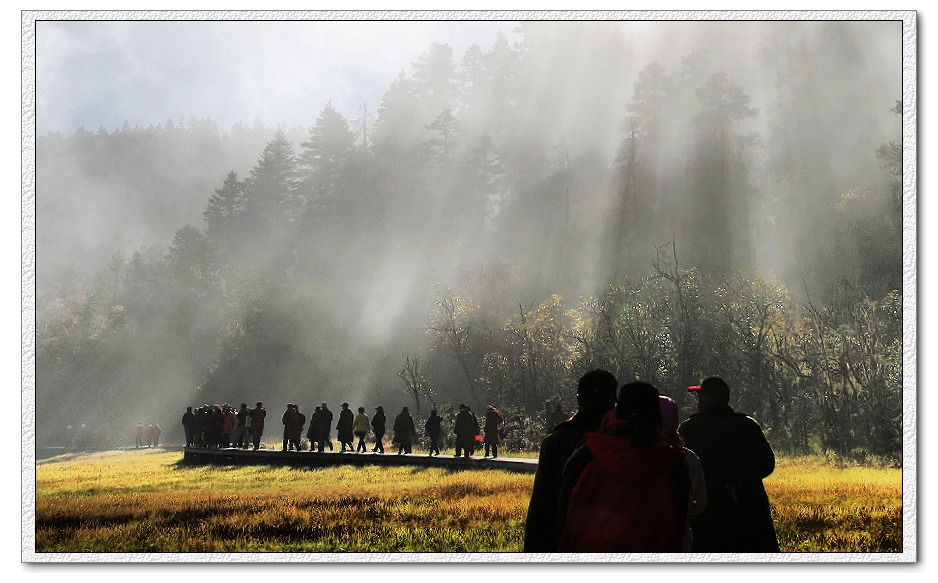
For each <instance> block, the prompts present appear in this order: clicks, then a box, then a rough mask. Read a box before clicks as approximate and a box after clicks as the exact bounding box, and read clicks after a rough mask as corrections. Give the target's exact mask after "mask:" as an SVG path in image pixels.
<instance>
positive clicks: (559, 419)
mask: <svg viewBox="0 0 938 583" xmlns="http://www.w3.org/2000/svg"><path fill="white" fill-rule="evenodd" d="M569 418H570V416H569V415H567V414H566V413H565V412H564V410H563V409H562V408H561V407H560V403H557V405H556V406H555V407H554V410H553V411H551V412H550V414H549V415H548V416H547V432H548V433H550V432H551V431H553V429H554V427H557V426H558V425H560V424H561V423H563V422H564V421H566V420H567V419H569Z"/></svg>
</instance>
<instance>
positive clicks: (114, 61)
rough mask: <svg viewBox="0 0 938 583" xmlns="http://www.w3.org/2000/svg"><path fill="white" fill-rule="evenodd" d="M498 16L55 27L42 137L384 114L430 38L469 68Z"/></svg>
mask: <svg viewBox="0 0 938 583" xmlns="http://www.w3.org/2000/svg"><path fill="white" fill-rule="evenodd" d="M514 29H515V23H513V22H499V21H476V22H470V21H462V22H459V21H421V22H418V21H397V22H393V21H308V22H287V21H270V22H261V21H227V22H213V21H182V20H180V21H149V22H145V21H144V22H140V21H138V22H134V21H44V22H38V23H37V26H36V65H37V66H36V110H37V111H36V113H37V119H36V123H37V132H38V134H39V135H43V134H45V133H47V132H50V131H60V132H62V133H63V134H66V135H68V134H70V133H72V132H74V131H75V130H76V129H77V128H78V127H80V126H84V127H85V128H86V129H89V130H96V129H97V128H98V127H99V126H102V125H103V126H104V127H105V128H106V129H108V130H109V131H110V130H112V129H114V128H117V127H120V126H121V125H122V124H123V123H124V122H125V121H127V122H128V123H129V124H130V125H131V126H135V125H139V126H142V127H146V126H148V125H150V124H154V125H155V124H163V123H165V122H166V120H167V119H172V120H173V121H176V120H178V119H179V118H180V117H185V118H187V119H188V118H189V117H196V118H199V119H202V118H211V119H214V120H215V121H216V122H217V123H218V126H219V129H220V130H226V129H228V128H230V127H231V126H232V125H233V124H235V123H237V122H238V121H243V122H244V123H246V124H248V125H250V124H252V123H253V122H254V120H255V119H256V118H259V119H260V120H261V121H263V122H264V123H265V124H268V125H276V124H280V123H285V124H287V125H288V126H294V125H296V126H311V125H312V124H313V123H314V122H315V119H316V116H317V115H318V113H319V111H320V110H321V109H322V107H323V106H324V105H325V104H326V102H327V101H328V100H332V102H333V103H334V105H335V106H336V107H337V108H338V109H339V110H340V111H342V113H343V114H345V115H346V116H347V117H350V118H354V117H358V115H359V112H360V111H361V108H362V104H363V102H364V103H367V108H368V111H369V113H370V114H371V115H375V113H376V112H377V109H378V106H379V104H380V101H381V97H382V96H383V95H384V92H385V91H386V90H387V88H388V86H389V85H390V83H391V81H392V80H393V79H394V77H395V76H397V74H398V73H399V72H400V71H401V69H402V68H403V69H404V70H405V71H406V72H407V73H408V75H409V73H410V64H411V63H412V62H414V61H416V60H417V58H418V56H419V55H420V54H421V53H422V52H423V51H424V50H426V48H427V47H428V46H429V45H430V43H431V42H446V43H447V44H449V45H450V46H451V47H452V48H453V59H454V61H455V63H456V64H457V65H458V64H459V61H460V60H461V59H462V55H463V53H464V52H465V49H466V48H467V47H468V46H469V45H471V44H473V43H476V44H478V45H479V46H480V47H481V48H482V49H484V50H488V49H489V48H490V47H491V45H492V43H493V42H494V40H495V37H496V34H497V33H498V31H499V30H503V31H504V32H505V34H506V35H508V36H509V38H510V39H514V38H515V35H514Z"/></svg>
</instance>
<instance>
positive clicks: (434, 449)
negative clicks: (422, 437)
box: [423, 409, 443, 456]
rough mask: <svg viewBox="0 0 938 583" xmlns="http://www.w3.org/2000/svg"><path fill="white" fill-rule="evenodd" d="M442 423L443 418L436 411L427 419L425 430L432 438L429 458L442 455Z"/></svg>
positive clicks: (431, 412)
mask: <svg viewBox="0 0 938 583" xmlns="http://www.w3.org/2000/svg"><path fill="white" fill-rule="evenodd" d="M442 421H443V418H442V417H440V416H439V414H437V412H436V409H434V410H432V411H430V416H429V417H427V422H426V423H424V425H423V429H424V431H426V432H427V437H429V438H430V450H429V453H428V454H427V455H428V456H433V455H434V454H436V455H440V434H441V432H442Z"/></svg>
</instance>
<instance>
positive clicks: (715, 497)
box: [678, 377, 779, 553]
mask: <svg viewBox="0 0 938 583" xmlns="http://www.w3.org/2000/svg"><path fill="white" fill-rule="evenodd" d="M690 390H691V391H692V392H693V393H695V394H696V395H697V411H698V412H697V413H695V414H694V415H691V416H690V417H689V418H687V419H686V420H685V421H684V422H683V423H681V425H680V427H678V434H679V435H680V436H681V439H683V440H684V444H685V445H686V446H687V447H688V448H689V449H691V450H692V451H693V452H694V453H696V454H697V457H699V458H700V462H701V464H702V465H703V470H704V477H705V479H706V483H707V507H706V509H705V510H704V512H703V513H702V514H699V515H697V516H691V518H690V524H691V528H692V529H693V532H694V542H693V546H692V547H691V550H693V551H694V552H700V553H768V552H779V546H778V538H777V537H776V535H775V525H774V524H773V522H772V513H771V510H770V506H769V497H768V495H767V494H766V493H765V487H764V486H763V485H762V479H763V478H765V477H766V476H768V475H770V474H771V473H772V472H773V471H774V470H775V453H774V452H773V451H772V446H771V445H769V442H768V440H767V439H766V438H765V434H763V433H762V428H761V427H760V426H759V424H758V423H757V422H756V420H755V419H753V418H752V417H749V416H748V415H746V414H744V413H738V412H736V411H734V410H733V409H732V408H731V407H730V406H729V399H730V389H729V386H728V385H727V384H726V382H725V381H723V379H721V378H719V377H710V378H708V379H707V380H705V381H704V382H703V383H702V384H701V385H699V386H693V387H690Z"/></svg>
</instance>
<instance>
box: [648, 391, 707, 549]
mask: <svg viewBox="0 0 938 583" xmlns="http://www.w3.org/2000/svg"><path fill="white" fill-rule="evenodd" d="M658 406H659V408H660V409H661V433H663V434H664V436H665V437H666V438H668V439H670V440H671V442H672V443H674V444H675V445H678V446H680V447H682V448H683V449H684V459H685V460H686V461H687V471H688V473H689V474H690V499H689V500H688V501H687V514H688V517H687V520H686V521H685V522H684V551H686V552H690V550H691V548H692V543H693V541H694V531H693V529H692V528H691V525H690V517H691V516H695V515H697V514H700V513H701V512H703V511H704V509H706V507H707V481H706V480H705V479H704V471H703V465H702V464H701V463H700V458H698V457H697V454H695V453H694V452H693V450H691V449H688V448H687V447H685V446H684V440H683V439H681V436H680V435H678V433H677V426H678V407H677V403H676V402H675V401H674V399H672V398H671V397H668V396H666V395H661V396H659V397H658Z"/></svg>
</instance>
